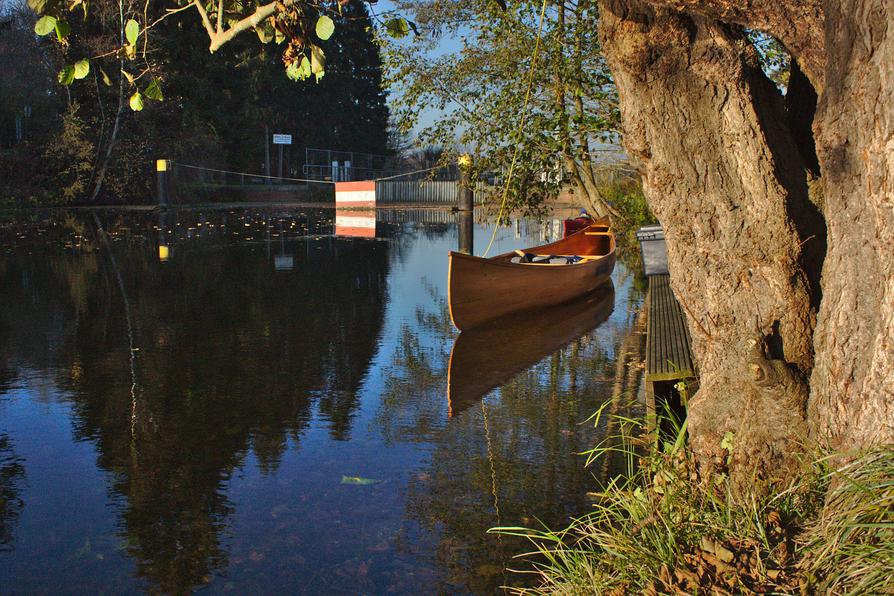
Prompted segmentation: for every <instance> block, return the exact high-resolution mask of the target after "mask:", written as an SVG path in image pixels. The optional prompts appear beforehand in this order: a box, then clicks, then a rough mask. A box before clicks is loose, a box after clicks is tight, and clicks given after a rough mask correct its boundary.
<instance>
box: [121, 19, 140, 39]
mask: <svg viewBox="0 0 894 596" xmlns="http://www.w3.org/2000/svg"><path fill="white" fill-rule="evenodd" d="M139 36H140V24H139V23H138V22H136V21H135V20H133V19H127V24H126V25H124V37H126V38H127V41H128V42H130V44H131V45H133V44H135V43H137V38H138V37H139Z"/></svg>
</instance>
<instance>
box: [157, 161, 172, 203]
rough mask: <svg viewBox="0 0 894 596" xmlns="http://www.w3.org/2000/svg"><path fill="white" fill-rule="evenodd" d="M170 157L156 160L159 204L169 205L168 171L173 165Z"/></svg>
mask: <svg viewBox="0 0 894 596" xmlns="http://www.w3.org/2000/svg"><path fill="white" fill-rule="evenodd" d="M171 163H172V162H171V160H170V159H157V160H155V171H156V186H157V187H158V206H159V207H167V206H168V172H169V170H170V166H171Z"/></svg>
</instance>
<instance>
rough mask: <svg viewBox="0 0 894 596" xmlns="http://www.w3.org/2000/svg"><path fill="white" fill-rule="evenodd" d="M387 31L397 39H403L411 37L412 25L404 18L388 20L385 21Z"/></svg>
mask: <svg viewBox="0 0 894 596" xmlns="http://www.w3.org/2000/svg"><path fill="white" fill-rule="evenodd" d="M385 31H387V32H388V34H389V35H390V36H391V37H393V38H395V39H402V38H404V37H406V36H407V35H409V33H410V24H409V23H408V22H407V20H406V19H405V18H402V17H396V18H393V19H388V20H387V21H385Z"/></svg>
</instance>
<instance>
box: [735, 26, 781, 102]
mask: <svg viewBox="0 0 894 596" xmlns="http://www.w3.org/2000/svg"><path fill="white" fill-rule="evenodd" d="M746 34H747V36H748V41H750V42H751V43H752V45H753V46H754V48H755V50H757V56H758V60H759V62H760V66H761V68H762V69H763V71H764V74H766V75H767V76H768V77H769V78H770V80H772V81H773V82H774V83H776V86H777V87H779V88H780V89H785V88H786V87H787V86H788V78H789V74H790V73H791V55H790V54H789V52H788V50H786V49H785V46H783V45H782V43H780V42H779V40H777V39H776V38H775V37H771V36H769V35H767V34H766V33H762V32H761V31H754V30H748V31H746Z"/></svg>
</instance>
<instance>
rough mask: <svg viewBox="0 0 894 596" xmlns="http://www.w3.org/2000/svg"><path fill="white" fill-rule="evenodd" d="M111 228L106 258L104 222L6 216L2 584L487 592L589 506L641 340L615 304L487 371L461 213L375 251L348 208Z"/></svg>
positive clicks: (191, 215)
mask: <svg viewBox="0 0 894 596" xmlns="http://www.w3.org/2000/svg"><path fill="white" fill-rule="evenodd" d="M99 219H100V221H101V224H102V226H103V228H104V229H105V230H106V231H107V232H108V245H104V244H103V243H102V242H99V241H98V240H97V238H98V236H97V235H96V233H95V230H94V224H93V220H92V216H91V215H84V214H78V213H75V214H72V213H60V214H51V215H47V216H43V215H40V216H38V217H35V218H33V219H31V220H22V219H16V220H6V221H0V301H2V303H3V304H4V308H3V309H2V310H0V408H3V411H2V416H0V498H2V499H4V500H3V506H2V507H0V544H2V545H4V546H0V551H2V550H3V548H6V549H8V551H9V552H0V585H2V586H3V587H4V589H6V588H7V587H9V588H10V589H12V590H15V591H16V592H24V593H34V592H58V591H78V592H101V591H107V590H109V589H110V588H112V589H115V590H116V591H121V592H137V591H149V592H166V593H182V592H186V591H191V590H194V589H196V588H199V587H202V586H206V585H207V586H208V588H209V589H210V590H212V591H214V592H234V593H254V592H261V591H266V592H288V593H293V592H302V591H303V592H306V593H333V592H336V591H338V590H343V591H348V592H352V593H356V592H375V593H381V592H389V591H390V592H395V593H419V592H438V591H442V592H451V593H466V592H474V593H488V592H491V591H493V590H494V589H496V588H497V587H498V586H499V585H501V584H504V583H506V582H515V581H518V578H514V577H504V576H503V573H502V569H503V568H504V567H505V565H506V564H508V563H510V562H511V557H512V556H513V555H514V554H516V553H517V552H518V550H519V549H520V548H521V547H522V546H521V545H519V544H513V543H511V541H507V540H502V539H499V538H497V537H495V536H493V535H487V534H486V533H485V530H486V529H487V528H488V527H490V526H493V525H497V524H498V523H511V524H517V523H528V522H530V523H534V522H533V520H535V519H543V520H544V521H550V520H555V521H558V522H561V521H563V520H564V519H565V518H566V517H567V516H568V515H569V514H571V513H579V512H580V511H582V510H584V509H586V508H587V506H588V503H587V502H586V497H585V493H586V490H587V488H589V482H590V476H589V472H588V471H586V470H585V469H584V468H583V467H582V465H581V460H580V458H579V457H578V456H576V455H575V453H577V452H579V451H581V450H583V449H584V448H586V447H587V446H589V445H591V444H593V443H594V442H595V440H596V439H597V437H598V435H599V433H600V432H602V431H601V430H600V429H594V428H591V427H589V426H586V425H581V424H580V422H581V421H582V420H584V419H585V418H587V416H589V414H590V413H592V411H593V409H595V407H596V406H597V405H598V404H599V403H600V401H601V400H602V399H604V396H606V395H608V391H607V389H606V385H607V383H608V379H610V378H611V375H612V373H611V368H612V366H613V362H614V359H615V353H616V350H617V349H618V346H619V345H620V342H621V341H622V338H623V337H625V335H626V334H627V333H628V332H629V320H628V318H627V314H626V313H627V310H626V306H625V310H624V312H623V313H617V312H616V313H615V314H612V315H611V316H609V314H608V313H609V312H610V304H611V303H612V301H613V299H612V298H611V297H610V296H609V295H608V294H602V295H600V296H601V297H598V296H596V297H593V299H592V300H593V301H592V303H591V304H590V305H589V306H588V307H587V308H586V309H584V310H582V311H581V312H579V313H577V314H574V313H571V312H570V311H569V313H566V314H565V315H563V316H562V317H559V319H560V320H557V321H553V322H551V323H550V324H549V325H546V323H544V325H545V326H547V327H549V329H550V330H549V331H548V335H550V337H552V334H554V335H555V336H556V338H557V340H556V342H555V343H553V344H552V347H551V348H549V350H547V349H546V347H547V346H545V344H544V346H538V347H537V348H536V349H535V347H534V346H533V345H532V346H531V347H530V349H528V350H525V354H526V355H525V358H527V362H526V363H525V362H521V360H522V359H521V358H520V357H519V355H518V354H517V353H513V352H512V349H511V346H510V345H499V346H497V347H498V348H499V350H504V351H503V352H502V354H503V355H502V356H495V357H496V362H498V363H501V364H494V365H493V366H483V365H482V362H481V361H480V359H481V358H482V356H481V355H480V353H478V354H476V348H475V345H476V342H475V341H473V340H474V338H471V337H467V338H466V339H465V340H464V339H463V338H462V337H461V338H460V339H459V340H457V339H456V333H455V332H454V330H453V329H452V326H451V324H450V319H449V316H448V315H447V312H446V310H447V303H446V287H445V286H446V284H445V282H446V258H444V256H445V255H446V253H447V251H448V250H449V249H451V248H454V247H455V246H456V243H457V241H458V240H459V237H458V235H457V234H458V228H457V226H456V225H455V222H454V216H453V214H451V213H449V212H433V211H421V212H419V213H415V214H413V213H408V212H398V211H393V212H381V213H379V214H378V217H376V216H374V217H373V221H374V223H373V224H372V226H369V222H368V221H367V222H366V223H365V225H364V226H363V227H364V229H367V230H368V229H372V230H374V233H375V234H377V235H378V238H377V239H371V238H363V237H354V236H351V237H341V236H336V235H335V233H336V232H337V231H338V230H337V228H338V226H339V224H338V214H336V213H334V212H333V211H318V212H313V211H306V212H301V211H265V210H233V211H229V212H227V211H207V212H203V211H179V212H170V213H167V214H156V213H127V212H108V213H102V214H99ZM376 219H378V221H375V220H376ZM549 227H550V229H551V228H552V226H549ZM521 228H524V232H523V233H522V231H521ZM473 231H474V234H475V235H477V236H478V238H477V239H476V240H477V241H478V243H479V245H480V243H481V242H482V238H483V239H484V241H485V242H486V240H487V238H489V235H490V230H487V229H484V228H482V227H475V228H474V229H473ZM540 233H541V228H540V227H539V226H538V225H537V224H536V223H530V222H529V223H525V224H524V226H521V227H519V226H516V227H515V228H514V229H510V228H507V229H505V230H503V232H502V233H501V234H498V240H497V243H496V246H495V249H497V250H502V249H503V248H509V247H511V246H514V243H516V242H519V240H517V239H516V238H515V237H514V236H515V235H516V234H522V235H524V236H525V238H522V239H521V240H520V242H521V243H523V244H524V243H527V244H531V243H532V242H531V239H533V238H536V237H537V235H539V234H540ZM161 247H166V249H167V250H166V252H165V256H164V258H163V257H162V252H163V251H162V249H161ZM111 255H114V257H115V258H114V260H112V259H111V258H110V256H111ZM619 271H620V274H623V273H624V271H623V268H620V269H619ZM119 275H120V282H119ZM616 288H618V290H617V291H618V294H619V298H620V299H621V301H622V302H623V303H624V304H625V305H626V304H628V303H629V304H631V305H632V306H635V305H636V304H638V300H640V298H638V297H637V296H636V295H635V294H633V293H631V283H630V281H629V280H626V279H620V278H619V280H618V283H617V285H616ZM126 305H127V306H126ZM128 314H129V318H130V330H129V331H128ZM578 315H579V316H578ZM606 317H609V318H608V320H607V321H605V322H602V324H600V321H601V320H602V319H605V318H606ZM532 324H533V323H532ZM594 327H595V329H594ZM560 332H561V333H560ZM523 335H524V333H521V332H519V331H516V332H515V333H514V335H513V338H514V339H515V340H518V339H519V338H520V337H522V336H523ZM559 335H561V336H562V337H561V341H559V340H558V336H559ZM576 335H577V336H579V335H583V337H575V336H576ZM454 341H456V346H454ZM488 341H494V342H495V343H497V344H511V343H512V342H510V341H508V339H506V338H502V339H501V338H498V339H496V340H488ZM463 343H469V346H471V348H470V349H468V350H467V349H466V348H462V345H463ZM523 345H524V342H521V341H520V342H519V347H521V346H523ZM451 349H453V352H454V362H453V363H452V364H449V363H450V354H451ZM499 350H498V351H499ZM464 351H465V352H466V356H462V352H464ZM547 352H551V353H547ZM496 353H497V352H495V354H496ZM462 361H465V362H466V364H463V365H462V366H469V367H472V369H473V370H474V371H475V372H474V373H470V374H468V379H467V380H476V381H477V380H481V381H485V380H486V381H487V382H486V383H483V384H481V385H478V386H474V387H473V389H474V391H470V390H468V389H462V391H460V389H459V387H461V379H460V378H459V377H458V376H457V375H456V372H457V368H456V367H457V366H459V365H460V362H462ZM476 361H477V362H476ZM131 363H132V364H133V368H131ZM509 364H512V366H511V367H510V366H508V365H509ZM510 368H511V369H513V370H510ZM448 369H449V370H450V377H451V378H452V381H451V387H453V389H452V390H451V396H453V395H454V394H455V395H457V396H458V395H459V394H460V393H462V394H463V395H471V393H476V394H477V395H475V397H473V398H468V399H464V400H462V401H463V404H464V407H463V408H461V407H459V401H457V404H456V405H452V406H451V408H448V404H447V402H446V400H445V395H446V392H447V386H448V383H447V378H448ZM492 369H493V370H492ZM485 372H487V373H488V374H491V375H493V374H495V373H497V372H499V375H498V376H499V377H500V379H499V380H496V381H495V380H493V379H490V380H487V379H486V378H485V377H486V375H485ZM513 373H517V374H513ZM473 377H474V379H473ZM458 381H459V382H460V384H459V385H458V384H457V382H458ZM485 385H487V387H485ZM495 386H498V387H497V388H496V389H495V390H494V391H491V392H489V393H488V390H489V389H491V388H493V387H495ZM484 393H486V395H485V396H484V397H483V399H482V396H481V395H480V394H484ZM451 400H453V397H451ZM448 410H449V411H448ZM448 414H451V415H452V417H449V416H448ZM26 467H27V482H26V481H25V480H26V477H25V469H26ZM343 476H349V477H361V478H364V479H370V481H371V483H369V484H365V483H354V484H352V483H347V484H342V482H341V480H342V478H343ZM372 481H374V482H372ZM526 520H527V522H526ZM13 529H14V530H15V531H12V530H13ZM13 546H15V549H14V550H13V549H12V547H13Z"/></svg>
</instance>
